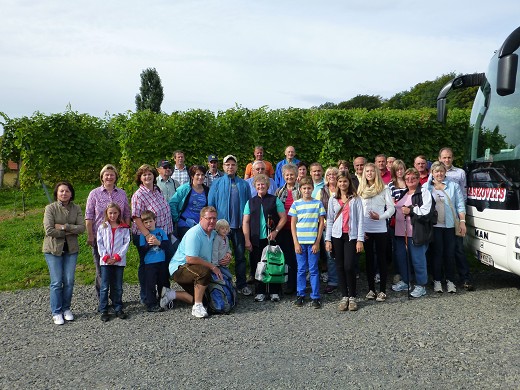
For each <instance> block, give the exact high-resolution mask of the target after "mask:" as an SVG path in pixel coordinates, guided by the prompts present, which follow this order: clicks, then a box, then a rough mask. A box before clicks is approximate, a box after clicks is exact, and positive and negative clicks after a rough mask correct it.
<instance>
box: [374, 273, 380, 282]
mask: <svg viewBox="0 0 520 390" xmlns="http://www.w3.org/2000/svg"><path fill="white" fill-rule="evenodd" d="M380 281H381V275H379V274H376V276H374V282H376V283H379V282H380Z"/></svg>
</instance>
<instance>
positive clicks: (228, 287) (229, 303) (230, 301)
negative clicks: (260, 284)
mask: <svg viewBox="0 0 520 390" xmlns="http://www.w3.org/2000/svg"><path fill="white" fill-rule="evenodd" d="M219 268H220V271H221V272H222V280H220V279H218V277H217V276H216V275H215V274H214V273H211V276H212V278H213V281H212V282H210V284H209V285H208V287H207V288H206V292H205V293H204V298H205V299H206V302H207V307H208V309H209V311H210V312H211V313H213V314H228V313H229V312H230V311H231V309H233V308H234V307H235V305H236V301H237V290H236V288H235V286H234V285H233V275H231V272H230V271H229V269H228V268H227V267H219Z"/></svg>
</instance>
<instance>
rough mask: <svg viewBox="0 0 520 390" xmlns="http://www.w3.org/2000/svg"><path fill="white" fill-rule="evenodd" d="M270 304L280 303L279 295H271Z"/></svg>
mask: <svg viewBox="0 0 520 390" xmlns="http://www.w3.org/2000/svg"><path fill="white" fill-rule="evenodd" d="M271 302H280V295H278V294H271Z"/></svg>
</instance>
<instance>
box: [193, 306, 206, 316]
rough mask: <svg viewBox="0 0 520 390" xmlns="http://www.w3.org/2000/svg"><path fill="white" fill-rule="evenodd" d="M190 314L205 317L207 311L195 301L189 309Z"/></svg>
mask: <svg viewBox="0 0 520 390" xmlns="http://www.w3.org/2000/svg"><path fill="white" fill-rule="evenodd" d="M191 315H192V316H194V317H197V318H206V317H207V316H208V312H207V311H206V308H205V307H204V305H203V304H202V303H196V304H194V305H193V308H192V309H191Z"/></svg>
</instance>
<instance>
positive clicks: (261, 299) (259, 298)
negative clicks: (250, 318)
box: [255, 294, 265, 302]
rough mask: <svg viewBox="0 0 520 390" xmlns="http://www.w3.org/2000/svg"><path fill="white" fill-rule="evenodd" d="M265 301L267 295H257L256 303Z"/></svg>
mask: <svg viewBox="0 0 520 390" xmlns="http://www.w3.org/2000/svg"><path fill="white" fill-rule="evenodd" d="M263 301H265V294H256V297H255V302H263Z"/></svg>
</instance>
